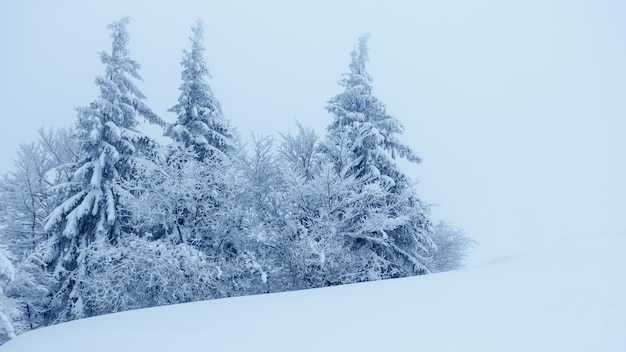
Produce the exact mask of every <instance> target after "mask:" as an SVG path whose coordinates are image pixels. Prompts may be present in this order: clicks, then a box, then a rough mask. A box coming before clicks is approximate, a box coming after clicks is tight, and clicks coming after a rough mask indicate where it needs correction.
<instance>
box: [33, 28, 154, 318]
mask: <svg viewBox="0 0 626 352" xmlns="http://www.w3.org/2000/svg"><path fill="white" fill-rule="evenodd" d="M129 21H130V20H129V18H127V17H125V18H122V19H121V20H119V21H117V22H114V23H112V24H111V25H109V26H108V28H109V29H110V30H111V37H112V38H113V44H112V50H111V53H110V54H109V53H107V52H102V53H100V59H101V61H102V63H104V64H105V65H106V70H105V75H104V76H101V77H97V78H96V85H97V86H98V88H99V90H100V94H99V96H98V98H97V99H96V100H95V101H93V102H92V103H91V104H90V105H89V106H87V107H82V108H79V109H78V123H77V127H76V130H77V136H78V139H79V141H80V146H81V149H82V152H83V155H84V157H83V158H82V159H81V160H80V161H79V162H78V163H76V164H75V166H74V168H73V176H72V179H71V180H70V181H69V182H66V183H63V184H60V185H59V186H57V187H56V191H57V192H59V193H61V194H63V196H64V199H65V200H64V201H63V202H62V203H61V205H59V206H58V207H57V208H56V209H54V210H53V211H52V212H51V213H50V215H49V216H48V218H47V221H46V225H45V230H46V231H47V232H48V233H49V236H50V237H49V239H48V240H47V241H46V242H45V243H44V245H43V246H41V247H40V251H41V252H42V256H43V260H44V262H45V263H47V264H48V266H49V268H50V270H51V271H52V272H53V273H54V275H55V277H56V278H57V279H58V285H57V286H56V287H55V289H54V292H53V301H52V306H51V309H50V317H49V319H50V320H51V321H63V320H69V319H74V318H81V317H84V316H88V315H90V308H89V307H87V306H85V304H84V303H85V302H84V300H83V292H82V290H83V286H84V284H83V281H84V280H86V279H87V277H88V275H89V273H88V272H87V271H86V268H87V265H86V261H88V259H89V258H88V257H87V252H86V250H87V248H88V247H89V246H90V244H91V243H93V242H95V241H99V242H103V243H115V242H116V241H117V239H118V238H119V237H120V236H122V235H123V234H124V233H125V232H128V231H131V229H129V228H125V227H124V221H125V219H124V217H125V216H128V214H125V212H124V209H123V208H122V206H121V204H120V202H119V200H120V197H121V196H122V195H123V194H125V192H126V191H125V190H124V189H123V188H122V187H120V180H123V179H125V178H128V177H130V175H131V171H132V169H133V162H134V159H136V158H140V157H141V153H142V152H146V153H147V152H149V150H150V148H152V147H153V144H154V142H153V141H152V140H151V139H150V138H148V137H147V136H145V135H143V134H142V133H140V132H139V131H137V130H136V127H137V125H138V120H137V117H138V116H142V117H143V118H144V119H145V120H147V121H148V122H150V123H155V124H159V125H164V123H163V122H162V120H161V119H160V118H159V117H158V116H157V115H155V114H154V113H153V112H152V111H151V110H150V108H148V106H147V105H146V104H145V103H144V101H143V100H144V99H145V97H144V95H143V94H142V93H141V91H140V90H139V89H138V88H137V86H136V85H135V83H134V82H133V79H136V80H141V76H140V75H139V72H138V70H139V68H140V65H139V64H138V63H137V62H136V61H134V60H132V59H131V58H130V56H129V51H128V48H127V46H128V41H129V36H128V32H127V30H126V26H127V24H128V23H129Z"/></svg>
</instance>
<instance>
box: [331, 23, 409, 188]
mask: <svg viewBox="0 0 626 352" xmlns="http://www.w3.org/2000/svg"><path fill="white" fill-rule="evenodd" d="M368 39H369V35H367V34H366V35H363V36H362V37H361V38H360V39H359V45H358V47H357V49H355V50H354V51H353V52H352V62H351V63H350V72H348V73H347V74H345V75H344V78H343V79H342V80H341V81H339V85H341V86H342V87H344V88H345V90H344V91H343V92H342V93H340V94H338V95H336V96H335V97H333V98H332V99H330V101H329V102H328V104H327V106H326V109H327V110H328V111H329V112H330V113H332V114H333V115H334V117H335V118H334V121H333V122H332V123H331V124H330V125H329V126H328V133H329V139H330V140H332V141H333V143H335V144H337V143H344V142H346V143H348V142H349V144H350V146H349V149H350V152H351V153H352V157H353V158H354V159H359V162H358V163H357V164H356V165H355V166H354V170H353V171H354V173H355V174H356V176H358V177H364V176H368V177H371V178H377V179H382V181H384V182H390V183H391V184H392V185H393V188H394V190H397V191H400V190H401V189H402V188H404V187H406V186H407V184H408V180H407V179H406V177H405V176H404V175H403V174H402V172H400V171H399V170H398V168H397V167H396V165H395V162H394V159H395V158H396V157H403V158H406V159H407V160H409V161H411V162H415V163H419V162H420V161H421V160H420V158H419V157H418V156H417V155H416V154H415V153H414V152H413V151H412V150H411V149H410V148H409V147H408V146H407V145H405V144H403V143H401V142H400V141H399V140H398V138H397V135H398V134H401V133H402V132H403V130H404V128H403V126H402V124H401V123H400V121H399V120H398V119H396V118H394V117H393V116H391V115H389V114H388V113H387V111H386V109H385V105H384V104H383V103H382V102H381V101H379V100H378V98H376V97H375V96H374V95H372V77H371V76H370V75H369V73H367V71H366V70H365V63H366V62H367V61H369V58H368V48H367V40H368Z"/></svg>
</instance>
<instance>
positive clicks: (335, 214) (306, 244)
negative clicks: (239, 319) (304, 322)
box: [0, 18, 471, 340]
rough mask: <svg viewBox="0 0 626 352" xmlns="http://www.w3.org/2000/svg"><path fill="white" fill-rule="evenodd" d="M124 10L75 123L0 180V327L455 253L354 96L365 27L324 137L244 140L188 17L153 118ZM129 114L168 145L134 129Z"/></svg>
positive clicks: (332, 279) (409, 269)
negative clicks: (172, 96)
mask: <svg viewBox="0 0 626 352" xmlns="http://www.w3.org/2000/svg"><path fill="white" fill-rule="evenodd" d="M128 22H129V21H128V19H126V18H124V19H122V20H120V21H118V22H115V23H113V24H111V25H110V26H109V29H110V30H111V37H112V39H113V45H112V50H111V52H110V53H108V52H103V53H101V54H100V59H101V61H102V63H103V64H104V65H105V72H104V74H103V75H102V76H99V77H97V78H96V84H97V86H98V88H99V91H100V93H99V96H98V97H97V98H96V99H95V100H94V101H93V102H91V103H90V104H89V105H87V106H85V107H81V108H79V109H78V121H77V124H76V126H75V127H74V128H72V129H51V130H40V136H39V140H38V141H37V142H34V143H31V144H23V145H22V146H21V147H20V149H19V150H18V154H17V158H16V162H15V171H13V172H11V173H9V174H8V175H6V176H5V177H4V179H3V180H2V181H1V182H0V211H1V219H0V221H1V223H0V240H1V243H2V248H1V249H0V279H1V282H0V288H1V291H0V323H1V327H2V329H1V330H2V340H6V339H8V338H11V337H13V336H15V335H16V334H19V333H21V332H23V331H26V330H29V329H34V328H38V327H41V326H45V325H50V324H54V323H59V322H64V321H68V320H72V319H77V318H83V317H89V316H94V315H99V314H104V313H111V312H119V311H124V310H129V309H136V308H143V307H150V306H158V305H164V304H172V303H181V302H189V301H197V300H204V299H213V298H219V297H230V296H237V295H248V294H258V293H268V292H279V291H288V290H296V289H304V288H313V287H323V286H332V285H341V284H346V283H355V282H363V281H370V280H381V279H388V278H398V277H406V276H411V275H422V274H427V273H431V272H438V271H444V270H450V269H455V268H459V267H460V266H461V261H462V259H463V257H464V255H465V253H466V250H467V249H468V248H469V246H470V244H471V240H469V239H468V238H467V237H466V236H464V235H463V233H462V232H461V231H459V230H458V229H455V228H454V227H452V226H449V225H446V224H438V225H435V224H433V223H432V222H431V220H430V216H429V207H428V205H427V204H426V203H425V202H424V201H423V200H421V199H420V198H419V197H418V196H417V193H416V191H415V189H414V186H413V184H412V183H411V181H410V180H409V178H408V177H407V176H406V175H405V174H404V173H403V172H402V171H401V170H400V169H399V168H398V167H397V165H396V163H395V159H396V158H398V157H401V158H406V159H407V160H409V161H411V162H415V163H419V162H420V158H419V157H418V156H417V155H416V154H415V153H414V152H413V151H412V150H411V149H410V148H409V147H408V146H407V145H405V144H402V143H401V142H400V141H399V140H398V135H400V134H401V133H402V132H403V127H402V125H401V124H400V122H399V121H398V120H397V119H396V118H394V117H392V116H390V115H389V114H387V112H386V111H385V106H384V104H383V103H381V102H380V101H379V100H378V99H377V98H376V97H375V96H374V95H372V78H371V77H370V75H369V74H368V73H367V71H366V69H365V63H366V62H367V61H368V57H367V36H364V37H362V38H361V39H360V41H359V43H358V46H357V47H356V48H355V50H354V51H353V52H352V60H351V63H350V67H349V71H348V73H346V74H345V75H344V76H343V79H342V80H341V81H340V85H341V86H342V87H343V88H344V91H343V92H342V93H340V94H338V95H337V96H335V97H332V98H331V99H330V100H329V101H328V104H327V110H328V111H329V112H330V113H331V114H332V115H333V116H334V120H333V122H332V123H331V124H330V125H329V126H328V128H327V133H326V135H325V136H323V137H320V136H318V135H317V134H316V133H315V132H314V131H313V130H312V129H310V128H307V127H304V126H302V125H300V124H299V125H298V133H296V134H295V135H291V134H286V135H281V136H280V138H279V139H277V140H274V139H272V138H268V137H266V138H258V137H257V138H254V139H253V142H252V143H251V145H248V146H246V145H242V143H241V142H240V140H239V138H238V137H237V133H236V132H235V130H234V129H233V127H232V126H231V125H230V123H229V121H228V120H227V119H226V118H225V117H224V115H223V113H222V109H221V106H220V103H219V101H218V100H217V99H216V98H215V96H214V94H213V93H212V91H211V88H210V86H209V85H208V83H207V80H208V78H209V71H208V68H207V65H206V63H205V61H204V57H203V53H204V46H203V29H202V23H201V22H198V24H197V25H196V26H195V27H193V28H192V29H193V34H194V35H193V37H192V39H191V49H190V50H185V51H183V60H182V63H181V65H182V75H181V77H182V84H181V85H180V96H179V98H178V103H177V104H176V105H174V106H173V107H172V108H171V109H170V110H169V111H170V112H172V113H173V114H175V115H176V122H174V123H173V124H168V123H165V122H164V121H163V120H162V119H161V118H160V117H159V116H157V114H155V113H154V112H152V110H151V109H150V107H149V106H147V104H146V103H145V97H144V96H143V94H142V93H141V92H140V90H139V89H138V88H137V86H136V85H135V82H136V81H137V80H140V79H141V76H140V75H139V68H140V65H139V64H138V63H137V62H135V61H134V60H132V59H131V57H130V54H129V51H128V49H127V45H128V40H129V36H128V33H127V30H126V26H127V24H128ZM140 117H141V118H143V119H145V120H146V121H147V122H150V123H153V124H157V125H159V126H162V127H163V131H164V135H165V136H167V137H169V138H170V139H171V143H169V144H167V145H161V144H159V143H157V142H156V141H155V140H153V139H152V138H151V137H149V136H147V135H145V134H143V133H142V132H141V131H139V130H138V129H137V126H138V118H140ZM416 295H419V293H416ZM416 298H419V297H418V296H416Z"/></svg>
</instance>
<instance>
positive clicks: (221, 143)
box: [165, 20, 233, 160]
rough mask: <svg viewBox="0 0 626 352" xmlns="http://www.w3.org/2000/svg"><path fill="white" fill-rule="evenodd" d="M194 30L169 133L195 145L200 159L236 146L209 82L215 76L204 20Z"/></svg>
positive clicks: (222, 155) (181, 141)
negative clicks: (207, 50) (206, 56)
mask: <svg viewBox="0 0 626 352" xmlns="http://www.w3.org/2000/svg"><path fill="white" fill-rule="evenodd" d="M192 31H193V34H194V35H193V37H192V38H190V39H191V51H187V50H184V51H183V60H182V62H181V65H182V67H183V71H182V74H181V78H182V81H183V83H182V84H181V85H180V88H179V89H180V96H179V98H178V104H176V105H175V106H173V107H172V108H171V109H169V111H171V112H174V113H176V115H177V120H176V122H175V123H174V124H172V125H171V126H168V128H167V130H166V133H165V134H166V136H169V137H171V138H172V139H174V140H175V141H177V142H180V143H182V144H183V145H184V146H185V147H193V148H194V150H195V152H196V153H197V158H198V159H199V160H205V159H207V158H211V157H216V158H218V159H219V158H224V157H226V154H228V152H229V151H230V150H232V148H233V135H232V132H231V131H230V127H229V123H228V121H227V120H226V119H225V117H224V115H223V113H222V107H221V105H220V103H219V101H218V100H217V98H215V96H214V94H213V91H212V90H211V87H210V86H209V84H208V83H207V80H208V79H209V78H211V76H210V73H209V68H208V66H207V64H206V62H205V60H204V55H203V52H204V50H205V48H204V43H203V40H204V37H203V33H204V29H203V26H202V21H200V20H199V21H198V22H197V24H196V26H195V27H192Z"/></svg>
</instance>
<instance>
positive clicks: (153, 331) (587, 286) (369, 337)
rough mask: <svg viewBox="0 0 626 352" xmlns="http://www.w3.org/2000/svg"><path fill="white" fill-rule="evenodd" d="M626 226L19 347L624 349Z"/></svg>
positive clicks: (139, 315) (191, 308) (152, 316)
mask: <svg viewBox="0 0 626 352" xmlns="http://www.w3.org/2000/svg"><path fill="white" fill-rule="evenodd" d="M625 247H626V234H623V235H612V236H608V235H607V236H590V237H576V238H568V239H563V240H561V241H560V242H559V243H555V244H554V245H553V246H551V247H547V248H541V249H535V250H529V251H527V252H524V253H519V254H516V255H511V256H505V257H501V258H497V259H495V260H493V261H491V262H489V263H487V264H483V265H480V266H475V267H471V268H467V269H464V270H459V271H454V272H447V273H441V274H433V275H426V276H420V277H412V278H406V279H396V280H387V281H379V282H370V283H364V284H355V285H346V286H340V287H329V288H321V289H314V290H305V291H297V292H290V293H280V294H269V295H260V296H248V297H238V298H228V299H220V300H214V301H205V302H197V303H189V304H182V305H174V306H167V307H159V308H151V309H143V310H136V311H131V312H124V313H118V314H112V315H106V316H100V317H95V318H89V319H83V320H78V321H73V322H69V323H64V324H59V325H56V326H51V327H47V328H43V329H39V330H35V331H31V332H28V333H25V334H23V335H21V336H18V337H17V338H15V339H14V340H11V341H9V342H8V343H6V344H5V345H3V346H1V347H0V351H1V352H12V351H46V352H56V351H59V352H61V351H63V352H72V351H92V352H99V351H107V352H108V351H116V352H123V351H151V352H160V351H209V350H210V351H319V350H322V351H393V350H401V351H429V352H433V351H464V352H467V351H508V352H510V351H568V352H573V351H626V276H625V275H624V274H623V269H624V268H625V267H626V256H624V252H623V248H625Z"/></svg>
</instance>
